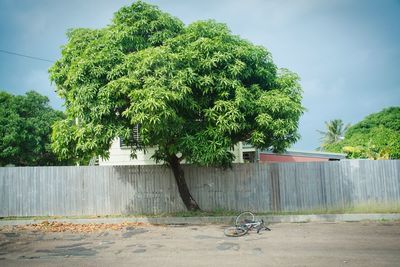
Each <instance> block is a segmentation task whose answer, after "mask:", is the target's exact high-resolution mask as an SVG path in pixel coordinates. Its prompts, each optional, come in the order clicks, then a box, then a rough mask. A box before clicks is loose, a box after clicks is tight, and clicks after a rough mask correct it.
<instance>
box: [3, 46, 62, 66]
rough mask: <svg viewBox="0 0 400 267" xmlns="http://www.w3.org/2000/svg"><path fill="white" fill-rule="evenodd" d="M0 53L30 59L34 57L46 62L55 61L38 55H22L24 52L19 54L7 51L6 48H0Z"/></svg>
mask: <svg viewBox="0 0 400 267" xmlns="http://www.w3.org/2000/svg"><path fill="white" fill-rule="evenodd" d="M0 53H4V54H9V55H14V56H19V57H25V58H30V59H34V60H40V61H46V62H51V63H54V62H55V61H54V60H49V59H45V58H40V57H34V56H29V55H24V54H20V53H16V52H11V51H7V50H3V49H0Z"/></svg>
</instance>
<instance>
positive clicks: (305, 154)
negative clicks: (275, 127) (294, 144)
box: [260, 150, 346, 159]
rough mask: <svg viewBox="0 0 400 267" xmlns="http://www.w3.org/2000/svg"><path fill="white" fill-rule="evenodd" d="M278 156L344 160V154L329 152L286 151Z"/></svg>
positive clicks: (269, 152)
mask: <svg viewBox="0 0 400 267" xmlns="http://www.w3.org/2000/svg"><path fill="white" fill-rule="evenodd" d="M260 153H263V154H269V155H276V154H278V153H274V152H272V151H269V150H262V151H260ZM278 155H286V156H300V157H315V158H326V159H345V158H346V154H342V153H331V152H322V151H305V150H286V152H283V153H279V154H278Z"/></svg>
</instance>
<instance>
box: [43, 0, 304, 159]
mask: <svg viewBox="0 0 400 267" xmlns="http://www.w3.org/2000/svg"><path fill="white" fill-rule="evenodd" d="M50 76H51V80H52V81H53V82H55V84H56V86H57V92H58V93H59V95H60V96H61V97H63V98H64V99H65V101H66V102H65V103H66V114H67V119H65V120H63V121H61V122H58V123H57V124H56V125H55V127H54V134H53V148H54V150H55V151H56V152H57V153H58V154H59V155H60V156H61V157H63V158H69V157H71V156H73V157H74V159H75V160H79V159H82V158H87V157H89V158H90V157H92V156H94V155H99V156H101V157H105V158H107V157H108V155H109V154H108V153H109V147H110V145H111V142H112V140H113V139H114V138H115V137H117V136H120V137H123V139H124V140H126V142H127V143H128V144H129V145H130V146H131V147H132V151H133V153H134V152H135V151H136V150H137V149H146V148H148V147H156V148H157V149H156V152H155V154H154V156H153V157H154V158H155V159H156V160H162V161H164V162H166V163H168V164H170V165H171V166H175V165H176V163H177V162H178V163H179V162H181V161H182V160H185V161H186V162H190V163H196V164H200V165H228V164H230V163H231V162H232V160H233V159H234V156H233V154H232V153H231V152H230V148H232V147H233V146H234V145H235V144H236V143H238V142H239V141H248V142H250V143H251V144H253V145H254V146H256V147H260V148H270V149H272V150H274V151H283V150H284V149H285V148H287V147H288V146H290V145H291V144H292V143H294V142H295V141H296V140H298V138H299V135H298V133H297V128H298V120H299V118H300V116H301V114H302V113H303V107H302V106H301V99H302V90H301V87H300V85H299V83H298V80H299V77H298V76H297V75H296V74H295V73H293V72H290V71H289V70H286V69H278V68H277V67H276V66H275V64H274V63H273V61H272V57H271V54H270V53H269V52H268V51H267V50H266V49H265V48H263V47H261V46H256V45H253V44H252V43H250V42H249V41H246V40H243V39H241V38H240V37H239V36H236V35H233V34H232V33H231V32H230V30H229V29H228V27H227V26H226V25H224V24H221V23H217V22H215V21H213V20H208V21H198V22H194V23H192V24H190V25H188V26H185V25H184V24H183V23H182V22H181V21H180V20H179V19H177V18H174V17H172V16H171V15H169V14H167V13H164V12H162V11H160V10H159V9H158V8H157V7H155V6H152V5H149V4H146V3H143V2H140V1H136V2H135V3H133V4H132V5H131V6H128V7H124V8H122V9H120V10H119V11H118V12H117V13H115V16H114V19H113V21H112V23H111V24H110V25H109V26H107V27H105V28H103V29H98V30H92V29H74V30H71V31H70V32H69V33H68V43H67V44H66V45H65V46H64V48H63V50H62V57H61V59H59V60H58V61H57V62H56V63H55V64H54V66H53V67H52V68H51V69H50ZM136 125H140V127H139V132H140V139H139V140H137V139H135V138H134V136H135V135H134V134H133V128H134V127H135V126H136ZM177 155H179V156H177Z"/></svg>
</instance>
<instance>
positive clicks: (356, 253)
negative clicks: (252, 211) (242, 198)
mask: <svg viewBox="0 0 400 267" xmlns="http://www.w3.org/2000/svg"><path fill="white" fill-rule="evenodd" d="M223 228H224V226H222V225H206V226H184V227H182V226H180V227H177V226H175V227H173V226H168V227H167V226H145V227H137V228H134V227H128V228H127V229H124V230H123V231H104V232H97V233H91V234H76V233H75V234H72V233H42V232H28V231H18V232H13V231H9V230H7V231H5V230H4V229H3V230H1V231H0V266H141V267H142V266H162V267H168V266H218V267H221V266H399V265H400V222H358V223H302V224H294V223H292V224H285V223H281V224H274V225H272V226H271V228H272V231H271V232H262V233H261V234H259V235H258V234H256V233H254V232H252V233H250V234H249V235H247V236H244V237H239V238H229V237H225V236H224V235H223Z"/></svg>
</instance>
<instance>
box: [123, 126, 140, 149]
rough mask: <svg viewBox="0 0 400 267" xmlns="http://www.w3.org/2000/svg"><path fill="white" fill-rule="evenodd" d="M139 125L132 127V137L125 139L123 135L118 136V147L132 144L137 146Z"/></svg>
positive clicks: (126, 146)
mask: <svg viewBox="0 0 400 267" xmlns="http://www.w3.org/2000/svg"><path fill="white" fill-rule="evenodd" d="M139 130H140V125H139V124H136V125H135V126H134V127H133V129H132V139H131V140H125V139H124V138H123V137H120V138H119V147H121V148H128V147H131V146H132V145H133V146H137V145H138V144H139V142H140V135H139Z"/></svg>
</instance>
